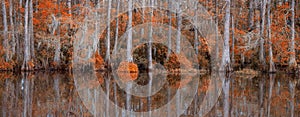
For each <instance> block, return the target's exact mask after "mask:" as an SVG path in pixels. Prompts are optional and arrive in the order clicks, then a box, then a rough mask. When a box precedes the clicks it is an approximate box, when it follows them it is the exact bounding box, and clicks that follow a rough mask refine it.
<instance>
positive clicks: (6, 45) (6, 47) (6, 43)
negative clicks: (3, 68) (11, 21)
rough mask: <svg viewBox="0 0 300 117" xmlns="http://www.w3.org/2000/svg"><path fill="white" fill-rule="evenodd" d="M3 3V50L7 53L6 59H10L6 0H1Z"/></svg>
mask: <svg viewBox="0 0 300 117" xmlns="http://www.w3.org/2000/svg"><path fill="white" fill-rule="evenodd" d="M1 3H2V18H3V27H4V30H3V45H2V46H3V50H4V53H5V61H6V62H7V61H9V40H8V36H7V32H8V27H7V19H6V18H7V17H6V6H5V0H1Z"/></svg>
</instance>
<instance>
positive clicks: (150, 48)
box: [148, 0, 154, 70]
mask: <svg viewBox="0 0 300 117" xmlns="http://www.w3.org/2000/svg"><path fill="white" fill-rule="evenodd" d="M150 1H151V6H153V5H154V0H150ZM152 18H153V8H152V7H151V11H150V32H149V44H148V59H149V63H148V69H149V70H152V69H153V65H152V34H153V29H152Z"/></svg>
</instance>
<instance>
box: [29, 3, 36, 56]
mask: <svg viewBox="0 0 300 117" xmlns="http://www.w3.org/2000/svg"><path fill="white" fill-rule="evenodd" d="M29 7H30V8H29V9H30V10H29V11H30V12H29V40H30V42H29V43H30V53H31V58H32V59H33V58H35V55H34V34H33V33H34V32H33V5H32V0H29Z"/></svg>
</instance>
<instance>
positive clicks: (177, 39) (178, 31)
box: [176, 1, 182, 54]
mask: <svg viewBox="0 0 300 117" xmlns="http://www.w3.org/2000/svg"><path fill="white" fill-rule="evenodd" d="M180 5H181V3H180V1H178V2H177V6H176V7H177V8H176V12H177V13H176V14H177V18H176V19H177V34H176V54H179V53H180V36H181V20H182V18H181V9H180Z"/></svg>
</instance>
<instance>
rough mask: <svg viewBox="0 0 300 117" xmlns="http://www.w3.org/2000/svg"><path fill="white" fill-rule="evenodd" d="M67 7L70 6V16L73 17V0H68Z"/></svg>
mask: <svg viewBox="0 0 300 117" xmlns="http://www.w3.org/2000/svg"><path fill="white" fill-rule="evenodd" d="M67 2H68V3H67V5H68V14H70V15H72V9H71V8H72V1H71V0H68V1H67Z"/></svg>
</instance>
